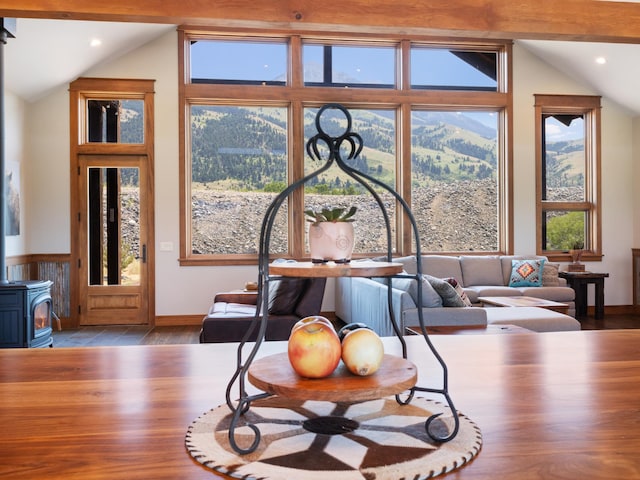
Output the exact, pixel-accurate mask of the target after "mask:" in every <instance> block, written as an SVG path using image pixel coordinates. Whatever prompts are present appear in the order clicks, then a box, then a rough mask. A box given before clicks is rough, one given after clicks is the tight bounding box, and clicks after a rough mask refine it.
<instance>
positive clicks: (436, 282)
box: [424, 275, 466, 307]
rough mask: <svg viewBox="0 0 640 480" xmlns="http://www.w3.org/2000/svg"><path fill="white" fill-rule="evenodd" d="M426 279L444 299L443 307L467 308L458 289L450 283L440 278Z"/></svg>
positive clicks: (425, 276)
mask: <svg viewBox="0 0 640 480" xmlns="http://www.w3.org/2000/svg"><path fill="white" fill-rule="evenodd" d="M424 278H426V279H427V281H428V282H429V283H430V284H431V286H432V287H433V289H434V290H435V291H436V292H438V295H440V298H442V306H443V307H466V305H465V304H464V302H463V301H462V298H461V297H460V295H458V292H456V289H455V288H453V287H452V286H451V284H450V283H449V282H446V281H444V280H442V279H440V278H436V277H432V276H431V275H424Z"/></svg>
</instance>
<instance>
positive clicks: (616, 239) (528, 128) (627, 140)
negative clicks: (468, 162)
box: [513, 42, 640, 305]
mask: <svg viewBox="0 0 640 480" xmlns="http://www.w3.org/2000/svg"><path fill="white" fill-rule="evenodd" d="M513 83H514V98H513V103H514V189H515V195H514V203H515V206H514V208H515V211H516V212H517V213H516V216H515V217H516V218H515V253H516V254H528V253H531V252H534V251H535V143H534V142H535V138H534V135H535V124H534V121H535V115H534V108H533V105H534V97H533V95H534V94H536V93H540V94H579V95H597V94H598V92H595V91H592V90H590V89H589V88H588V87H586V86H584V85H581V84H579V83H577V82H575V81H574V80H572V79H570V78H567V77H566V76H564V75H562V74H560V73H559V72H558V71H557V70H555V69H553V68H552V67H550V66H549V65H547V64H545V63H543V62H542V61H540V60H539V59H538V58H537V57H536V56H534V55H533V54H531V53H530V52H529V51H528V50H526V49H525V48H524V47H522V46H521V45H520V44H518V43H517V42H516V44H515V46H514V69H513ZM632 124H633V119H632V118H631V117H630V116H629V115H628V114H627V113H626V111H625V110H624V109H622V108H621V107H619V106H618V105H616V104H614V103H612V102H610V101H608V100H607V99H603V100H602V139H601V144H602V172H601V174H602V175H601V179H602V245H603V254H604V258H603V260H602V262H587V263H586V268H587V270H591V271H593V272H609V274H610V277H609V278H608V279H607V280H605V303H606V304H607V305H629V304H631V303H632V286H631V280H632V271H631V266H632V265H631V248H632V247H633V241H634V230H635V229H637V226H634V220H635V216H634V208H633V198H634V192H633V188H632V187H633V175H634V172H633V164H634V162H633V155H632V144H633V130H632ZM638 173H640V172H636V175H637V174H638ZM636 178H637V177H636ZM636 222H637V221H636ZM589 294H590V300H591V301H590V304H593V298H592V296H593V291H591V289H590V292H589Z"/></svg>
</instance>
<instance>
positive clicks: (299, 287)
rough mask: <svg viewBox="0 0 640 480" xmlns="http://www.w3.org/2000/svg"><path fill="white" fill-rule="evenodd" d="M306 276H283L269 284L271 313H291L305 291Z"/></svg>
mask: <svg viewBox="0 0 640 480" xmlns="http://www.w3.org/2000/svg"><path fill="white" fill-rule="evenodd" d="M305 285H306V279H305V278H283V279H281V280H275V281H273V282H271V285H269V314H270V315H291V314H293V311H294V309H295V308H296V305H297V303H298V297H300V295H301V294H302V292H303V291H304V288H305Z"/></svg>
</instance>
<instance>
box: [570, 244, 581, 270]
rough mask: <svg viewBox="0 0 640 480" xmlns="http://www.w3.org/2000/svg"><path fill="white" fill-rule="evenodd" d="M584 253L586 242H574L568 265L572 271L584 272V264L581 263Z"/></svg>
mask: <svg viewBox="0 0 640 480" xmlns="http://www.w3.org/2000/svg"><path fill="white" fill-rule="evenodd" d="M583 253H584V242H582V241H580V240H578V241H576V242H574V243H573V246H572V248H571V249H570V250H569V255H571V263H570V264H569V266H568V270H569V271H570V272H584V265H583V264H582V263H580V259H581V258H582V254H583Z"/></svg>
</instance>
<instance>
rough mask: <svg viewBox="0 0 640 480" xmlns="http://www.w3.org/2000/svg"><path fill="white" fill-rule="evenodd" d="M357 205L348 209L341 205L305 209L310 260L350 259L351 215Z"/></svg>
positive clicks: (340, 261) (351, 245)
mask: <svg viewBox="0 0 640 480" xmlns="http://www.w3.org/2000/svg"><path fill="white" fill-rule="evenodd" d="M356 211H357V207H351V208H350V209H349V210H347V209H346V208H342V207H335V208H323V209H321V210H319V211H315V210H305V212H304V213H305V215H307V221H308V222H310V223H311V225H310V226H309V252H310V254H311V261H312V262H314V263H324V262H328V261H330V260H333V261H334V262H336V263H347V262H349V261H351V253H352V252H353V243H354V239H353V223H352V222H353V220H354V218H353V216H354V215H355V213H356Z"/></svg>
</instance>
